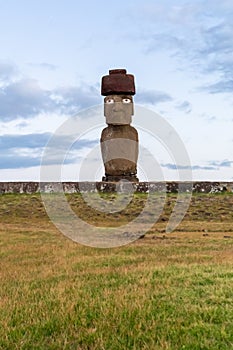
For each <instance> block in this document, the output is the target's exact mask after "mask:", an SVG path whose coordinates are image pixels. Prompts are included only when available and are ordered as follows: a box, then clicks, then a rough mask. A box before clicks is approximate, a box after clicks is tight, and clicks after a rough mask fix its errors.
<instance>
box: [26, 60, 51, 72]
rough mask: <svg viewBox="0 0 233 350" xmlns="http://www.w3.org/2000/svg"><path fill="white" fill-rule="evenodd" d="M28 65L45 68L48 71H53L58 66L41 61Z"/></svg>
mask: <svg viewBox="0 0 233 350" xmlns="http://www.w3.org/2000/svg"><path fill="white" fill-rule="evenodd" d="M28 64H29V65H30V66H32V67H38V68H43V69H47V70H50V71H54V70H56V69H57V68H58V67H57V66H56V65H55V64H51V63H46V62H42V63H31V62H29V63H28Z"/></svg>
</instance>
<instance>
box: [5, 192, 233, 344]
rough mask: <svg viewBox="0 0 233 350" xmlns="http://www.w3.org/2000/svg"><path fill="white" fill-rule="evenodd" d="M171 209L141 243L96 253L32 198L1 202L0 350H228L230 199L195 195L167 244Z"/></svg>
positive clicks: (231, 335)
mask: <svg viewBox="0 0 233 350" xmlns="http://www.w3.org/2000/svg"><path fill="white" fill-rule="evenodd" d="M68 197H69V198H68V199H69V201H70V203H71V205H72V206H73V207H74V208H75V207H76V208H77V210H79V212H80V215H83V216H85V215H86V216H87V219H89V220H93V222H94V221H95V220H96V218H95V217H94V214H93V215H90V212H87V211H85V210H84V209H83V207H82V205H83V204H82V202H81V199H80V196H78V195H70V196H68ZM141 200H143V196H141V197H140V198H138V199H137V201H136V203H137V202H138V203H139V202H140V201H141ZM173 200H174V198H173V196H170V197H168V199H167V206H166V207H165V209H164V212H163V214H162V215H161V218H160V220H159V222H158V224H157V225H155V226H154V227H153V228H152V230H151V232H149V234H148V235H146V237H145V238H144V239H140V240H138V241H137V242H135V243H133V244H131V245H128V246H124V247H120V248H114V249H95V248H90V247H85V246H81V245H79V244H77V243H73V242H72V241H70V240H68V239H67V238H66V237H64V236H63V235H62V234H61V233H59V232H58V231H57V229H56V228H55V227H54V226H53V224H52V223H51V222H50V221H49V220H48V218H47V216H46V213H45V211H44V208H43V204H42V203H41V199H40V196H39V195H2V196H0V215H1V222H0V281H1V288H0V349H4V350H5V349H9V350H10V349H20V350H21V349H23V350H26V349H28V350H29V349H38V350H39V349H40V350H46V349H54V350H55V349H56V350H57V349H58V350H59V349H74V350H76V349H83V350H84V349H90V350H92V349H93V350H94V349H96V350H101V349H103V350H105V349H106V350H108V349H109V350H111V349H136V350H137V349H138V350H141V349H150V350H156V349H169V350H176V349H177V350H178V349H179V350H180V349H190V350H191V349H192V350H199V349H203V350H204V349H206V350H209V349H211V350H212V349H213V350H214V349H226V350H229V349H233V216H232V204H233V196H232V195H231V194H226V195H195V196H194V197H193V199H192V202H191V206H190V209H189V211H188V213H187V215H186V217H185V218H184V220H183V222H182V223H181V224H180V226H179V227H178V229H177V231H176V232H173V233H172V234H167V235H166V234H164V223H165V222H166V220H167V218H168V216H169V210H170V209H169V208H170V207H171V206H172V201H173ZM169 203H170V204H169ZM136 209H137V208H135V207H134V208H133V212H134V213H135V211H136ZM85 213H86V214H85ZM195 213H196V214H195ZM132 215H133V214H132ZM125 216H126V217H131V214H130V213H127V211H126V212H125V213H122V217H121V216H120V217H119V216H118V218H117V220H118V221H119V220H121V219H122V222H125ZM100 220H101V222H102V223H103V222H105V220H106V218H105V217H104V216H103V217H101V218H100Z"/></svg>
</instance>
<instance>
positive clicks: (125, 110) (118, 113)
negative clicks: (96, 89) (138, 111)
mask: <svg viewBox="0 0 233 350" xmlns="http://www.w3.org/2000/svg"><path fill="white" fill-rule="evenodd" d="M133 113H134V108H133V98H132V96H130V95H110V96H107V97H105V99H104V115H105V118H106V123H107V124H108V125H109V124H111V125H129V124H130V123H131V122H132V115H133Z"/></svg>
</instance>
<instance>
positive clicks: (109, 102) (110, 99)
mask: <svg viewBox="0 0 233 350" xmlns="http://www.w3.org/2000/svg"><path fill="white" fill-rule="evenodd" d="M105 103H107V104H111V103H114V99H113V98H108V99H107V100H106V102H105Z"/></svg>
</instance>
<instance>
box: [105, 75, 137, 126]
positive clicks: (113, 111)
mask: <svg viewBox="0 0 233 350" xmlns="http://www.w3.org/2000/svg"><path fill="white" fill-rule="evenodd" d="M101 94H102V95H103V96H106V97H105V98H104V115H105V117H106V123H107V124H111V125H127V124H130V123H131V121H132V115H133V113H134V108H133V95H134V94H135V85H134V76H133V75H131V74H126V70H125V69H114V70H110V71H109V75H106V76H104V77H103V78H102V85H101Z"/></svg>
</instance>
